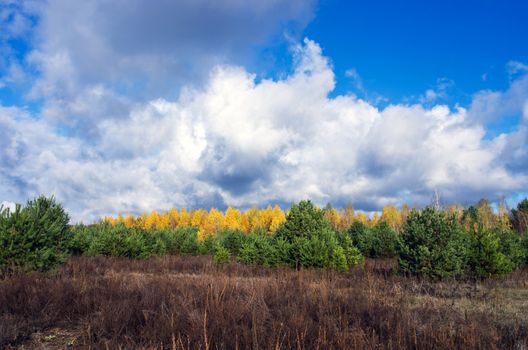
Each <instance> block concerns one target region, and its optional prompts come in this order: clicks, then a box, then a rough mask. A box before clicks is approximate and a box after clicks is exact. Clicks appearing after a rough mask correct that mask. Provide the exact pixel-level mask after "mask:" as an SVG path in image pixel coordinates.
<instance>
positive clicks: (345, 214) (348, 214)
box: [339, 202, 354, 230]
mask: <svg viewBox="0 0 528 350" xmlns="http://www.w3.org/2000/svg"><path fill="white" fill-rule="evenodd" d="M340 216H341V220H340V223H339V228H340V229H342V230H346V229H348V228H349V227H350V226H352V223H353V222H354V207H353V206H352V203H351V202H348V204H347V206H346V208H345V209H343V210H342V211H341V215H340Z"/></svg>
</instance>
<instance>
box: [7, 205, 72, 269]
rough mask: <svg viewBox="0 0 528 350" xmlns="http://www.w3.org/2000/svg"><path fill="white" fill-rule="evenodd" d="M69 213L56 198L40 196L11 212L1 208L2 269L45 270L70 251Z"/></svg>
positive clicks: (59, 261)
mask: <svg viewBox="0 0 528 350" xmlns="http://www.w3.org/2000/svg"><path fill="white" fill-rule="evenodd" d="M68 221H69V216H68V214H67V213H66V212H65V211H64V209H63V207H62V205H61V204H59V203H57V202H56V201H55V199H54V198H53V197H51V198H46V197H44V196H40V197H38V198H36V199H34V200H30V201H28V202H27V203H26V205H25V206H24V207H21V206H20V205H17V207H16V209H15V210H14V211H13V212H11V211H10V210H8V209H0V272H1V273H6V272H9V271H14V270H24V271H27V270H39V271H45V270H48V269H50V268H52V267H54V266H56V265H58V264H61V263H62V262H63V261H64V259H65V258H66V256H67V255H68V252H69V247H70V245H71V239H72V237H71V232H70V229H69V226H68Z"/></svg>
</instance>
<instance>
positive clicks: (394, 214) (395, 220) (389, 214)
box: [381, 205, 403, 231]
mask: <svg viewBox="0 0 528 350" xmlns="http://www.w3.org/2000/svg"><path fill="white" fill-rule="evenodd" d="M381 220H385V221H386V222H387V224H389V226H390V227H391V228H392V229H393V230H396V231H398V230H399V229H400V227H401V226H402V224H403V216H402V213H401V212H400V211H399V210H398V208H396V207H395V206H393V205H388V206H386V207H384V208H383V211H382V213H381Z"/></svg>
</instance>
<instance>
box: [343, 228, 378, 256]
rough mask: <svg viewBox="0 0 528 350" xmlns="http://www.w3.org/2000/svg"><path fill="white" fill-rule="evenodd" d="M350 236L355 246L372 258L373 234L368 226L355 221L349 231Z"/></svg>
mask: <svg viewBox="0 0 528 350" xmlns="http://www.w3.org/2000/svg"><path fill="white" fill-rule="evenodd" d="M348 234H349V235H350V237H351V238H352V241H353V242H354V244H355V245H356V246H357V247H358V249H359V251H360V252H361V253H362V254H363V255H364V256H369V257H370V256H371V254H372V240H373V237H372V232H371V230H370V229H369V228H368V226H367V225H365V224H364V223H362V222H361V221H354V222H353V223H352V226H350V228H349V229H348Z"/></svg>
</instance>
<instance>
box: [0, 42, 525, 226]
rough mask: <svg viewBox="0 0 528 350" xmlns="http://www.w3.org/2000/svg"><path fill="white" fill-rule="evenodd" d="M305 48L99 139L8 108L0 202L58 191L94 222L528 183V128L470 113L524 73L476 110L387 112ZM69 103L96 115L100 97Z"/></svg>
mask: <svg viewBox="0 0 528 350" xmlns="http://www.w3.org/2000/svg"><path fill="white" fill-rule="evenodd" d="M294 56H295V62H296V63H295V69H294V72H293V73H292V74H291V75H290V76H287V77H285V78H284V79H280V80H263V81H260V82H256V77H255V75H253V74H251V73H248V72H247V71H246V70H245V69H244V68H241V67H237V66H229V65H219V66H216V67H215V68H214V69H212V70H211V73H210V76H209V78H208V79H207V82H206V84H204V85H203V87H201V88H197V87H196V86H194V87H191V86H188V87H186V88H184V89H183V91H182V93H181V94H180V96H179V97H178V98H176V99H167V98H156V99H152V100H151V101H148V102H146V103H133V104H132V103H130V106H131V107H130V109H131V111H130V112H129V113H126V109H125V112H124V113H123V115H121V116H119V117H115V118H103V117H102V116H94V118H95V126H96V128H97V130H98V133H97V135H98V136H97V137H94V138H87V137H86V135H82V136H81V135H72V134H70V135H69V136H62V135H63V134H61V133H60V132H58V131H57V129H56V128H55V126H54V125H55V124H53V123H49V121H48V120H49V119H46V118H40V119H35V118H32V117H31V116H30V115H28V113H26V112H24V111H23V110H20V109H16V108H2V109H0V136H1V137H0V149H1V150H2V151H1V153H0V157H1V158H0V198H5V199H7V200H10V201H24V200H25V198H26V197H31V196H34V195H37V194H40V193H45V194H55V195H56V197H57V198H58V199H59V200H60V201H63V202H64V204H65V205H66V207H67V208H68V209H69V210H70V211H71V212H72V213H73V217H74V219H76V220H78V219H85V220H86V219H93V218H97V217H100V216H102V215H105V214H116V213H118V212H128V211H130V212H141V211H146V210H152V209H166V208H169V207H172V206H212V205H214V206H222V205H225V204H233V205H238V206H248V205H251V204H259V205H265V204H268V203H284V204H289V203H291V202H293V201H297V200H299V199H302V198H306V197H310V198H312V199H314V200H315V201H318V202H320V203H322V204H323V203H325V202H327V201H332V202H333V203H335V204H337V205H340V204H343V203H345V202H346V201H348V200H352V201H353V202H354V203H355V204H356V207H358V208H361V209H364V210H375V209H379V208H380V206H381V205H384V204H387V203H397V202H399V201H400V200H401V199H402V197H405V199H406V200H407V201H408V202H410V204H418V205H421V204H426V203H429V202H430V198H431V193H432V191H433V189H436V188H437V189H439V190H440V191H441V193H442V196H443V198H444V200H445V201H459V202H462V203H467V202H473V201H476V200H477V199H478V198H480V197H481V196H488V197H490V198H492V199H493V198H496V197H498V196H500V195H503V194H511V193H515V192H517V191H520V190H522V189H525V188H526V186H527V185H528V177H527V175H526V173H527V172H526V164H528V161H527V160H528V159H527V155H526V149H527V148H528V147H527V145H526V140H527V137H526V136H527V135H528V133H527V131H526V125H524V126H523V125H521V126H519V128H518V129H517V130H516V131H515V132H513V133H511V134H503V135H500V136H498V137H496V138H494V139H486V138H485V129H484V127H483V126H482V124H480V123H478V120H476V119H472V117H473V116H472V114H471V113H473V112H474V108H476V107H475V106H476V105H477V104H479V103H480V104H482V105H487V106H493V105H494V104H495V103H498V102H497V101H504V100H508V99H509V97H508V96H510V95H515V96H518V98H521V96H522V93H521V92H520V91H518V90H519V87H518V85H519V84H524V83H522V81H523V80H522V79H523V78H522V79H521V80H519V81H515V82H513V83H512V86H511V87H510V89H509V90H508V91H505V92H494V93H493V94H491V93H488V92H484V93H481V94H477V95H476V97H475V101H474V103H473V105H472V107H471V108H472V109H473V111H472V110H465V109H462V108H459V109H457V110H454V111H452V110H450V109H449V108H448V107H446V106H442V105H436V106H432V107H426V106H424V105H421V104H414V105H402V104H396V105H389V106H387V107H386V108H384V109H380V108H378V107H376V106H375V105H373V104H371V103H369V102H367V101H364V100H361V99H357V98H355V97H353V96H337V97H329V93H330V92H331V91H332V90H333V89H334V85H335V77H334V72H333V71H332V68H331V65H330V64H329V61H328V59H327V58H326V57H324V56H323V55H322V52H321V48H320V47H319V45H317V44H316V43H315V42H313V41H310V40H305V41H304V43H303V44H300V45H298V46H296V48H295V50H294ZM104 89H105V88H104V87H100V88H92V89H91V90H90V89H87V90H86V94H87V96H91V97H89V98H93V99H95V101H97V99H98V98H99V97H98V96H106V95H109V94H105V90H104ZM524 96H526V94H525V95H524ZM116 99H119V97H116ZM84 101H86V99H84ZM70 102H71V101H70ZM72 103H74V104H77V108H78V109H79V110H82V109H83V108H86V109H87V113H88V110H89V104H88V105H84V104H83V103H82V102H75V100H74V101H73V102H72ZM123 103H129V102H128V101H123ZM523 106H525V104H523ZM525 108H526V107H525ZM93 113H104V109H102V110H97V109H96V110H95V111H93ZM58 115H60V113H58Z"/></svg>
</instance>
